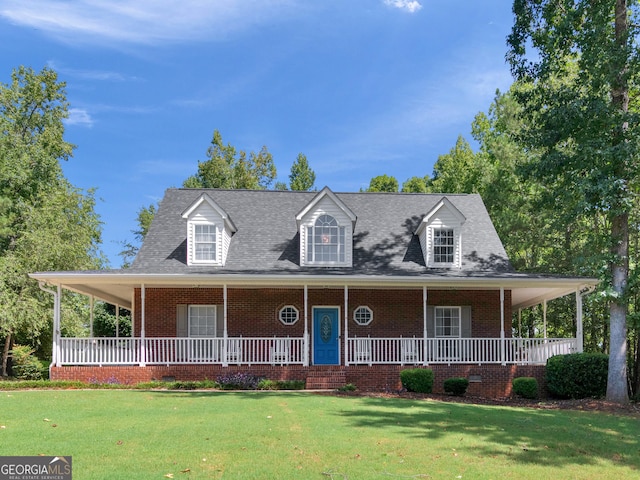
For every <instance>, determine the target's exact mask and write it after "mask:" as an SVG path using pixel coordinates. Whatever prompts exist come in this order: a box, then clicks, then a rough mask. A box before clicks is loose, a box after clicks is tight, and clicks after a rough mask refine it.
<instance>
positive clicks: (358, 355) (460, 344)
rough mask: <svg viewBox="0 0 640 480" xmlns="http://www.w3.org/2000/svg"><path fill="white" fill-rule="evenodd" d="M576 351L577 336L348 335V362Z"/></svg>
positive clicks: (512, 359)
mask: <svg viewBox="0 0 640 480" xmlns="http://www.w3.org/2000/svg"><path fill="white" fill-rule="evenodd" d="M576 351H577V342H576V339H575V338H547V339H543V338H505V339H504V340H503V339H500V338H427V339H424V338H419V337H414V338H370V337H359V338H349V339H348V341H347V365H348V364H367V365H374V364H400V365H422V364H424V365H428V364H432V363H447V364H452V363H476V364H483V363H510V364H532V365H537V364H545V363H546V362H547V359H548V358H549V357H552V356H554V355H561V354H566V353H573V352H576Z"/></svg>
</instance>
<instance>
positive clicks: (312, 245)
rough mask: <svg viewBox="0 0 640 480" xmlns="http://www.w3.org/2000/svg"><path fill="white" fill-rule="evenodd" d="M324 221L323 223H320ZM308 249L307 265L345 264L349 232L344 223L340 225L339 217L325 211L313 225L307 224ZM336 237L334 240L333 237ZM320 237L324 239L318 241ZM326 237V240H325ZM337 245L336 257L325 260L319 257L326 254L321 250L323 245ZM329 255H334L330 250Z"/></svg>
mask: <svg viewBox="0 0 640 480" xmlns="http://www.w3.org/2000/svg"><path fill="white" fill-rule="evenodd" d="M328 219H330V220H328ZM320 222H322V224H320ZM306 236H307V245H306V247H307V251H306V259H305V264H307V265H344V264H345V263H346V261H347V248H346V243H347V242H346V239H347V232H346V228H345V227H344V226H343V225H340V222H338V219H336V217H334V216H333V215H329V214H328V213H323V214H322V215H319V216H318V218H316V219H315V220H314V222H313V224H312V225H308V226H307V231H306ZM334 236H335V238H336V241H335V242H332V237H334ZM317 238H320V239H322V241H320V242H316V239H317ZM325 239H326V242H325ZM333 246H335V249H336V252H335V259H331V260H325V259H324V258H322V259H318V258H317V257H320V256H323V257H324V256H325V255H326V254H325V253H324V252H321V251H319V250H320V249H321V248H322V247H333ZM329 255H331V256H333V253H332V252H330V253H329Z"/></svg>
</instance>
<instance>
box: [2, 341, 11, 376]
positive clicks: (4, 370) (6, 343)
mask: <svg viewBox="0 0 640 480" xmlns="http://www.w3.org/2000/svg"><path fill="white" fill-rule="evenodd" d="M10 350H11V333H7V336H6V337H5V339H4V348H3V349H2V376H3V377H6V376H8V375H9V372H8V371H7V364H8V362H9V351H10Z"/></svg>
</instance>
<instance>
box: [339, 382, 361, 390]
mask: <svg viewBox="0 0 640 480" xmlns="http://www.w3.org/2000/svg"><path fill="white" fill-rule="evenodd" d="M356 390H357V388H356V386H355V385H354V384H353V383H347V384H345V385H342V386H341V387H338V391H339V392H355V391H356Z"/></svg>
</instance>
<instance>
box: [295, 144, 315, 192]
mask: <svg viewBox="0 0 640 480" xmlns="http://www.w3.org/2000/svg"><path fill="white" fill-rule="evenodd" d="M315 183H316V173H315V172H314V171H313V170H312V169H311V167H310V166H309V162H307V157H306V156H305V155H304V154H303V153H299V154H298V157H297V158H296V161H295V162H294V163H293V165H292V166H291V174H290V175H289V185H290V187H291V190H297V191H302V192H308V191H309V190H312V189H313V186H314V184H315Z"/></svg>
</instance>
